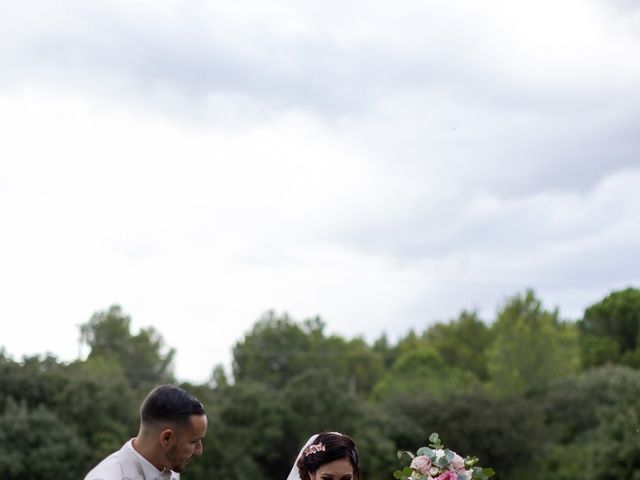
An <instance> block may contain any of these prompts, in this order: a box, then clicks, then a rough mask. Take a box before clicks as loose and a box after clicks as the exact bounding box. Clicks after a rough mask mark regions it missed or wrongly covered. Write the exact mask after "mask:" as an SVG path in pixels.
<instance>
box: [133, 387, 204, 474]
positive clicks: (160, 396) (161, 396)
mask: <svg viewBox="0 0 640 480" xmlns="http://www.w3.org/2000/svg"><path fill="white" fill-rule="evenodd" d="M206 433H207V417H206V415H205V413H204V407H203V406H202V404H201V403H200V402H199V401H198V399H196V398H195V397H194V396H193V395H191V394H190V393H188V392H186V391H185V390H183V389H181V388H179V387H176V386H174V385H160V386H158V387H156V388H154V389H153V390H152V391H151V392H150V393H149V394H148V395H147V397H146V398H145V399H144V401H143V402H142V405H141V406H140V433H139V435H138V439H136V443H135V446H136V447H140V449H141V450H144V452H145V453H147V455H148V456H150V457H151V458H148V460H150V461H151V462H152V463H154V464H155V465H156V467H162V468H170V469H171V470H173V471H176V472H181V471H183V470H184V469H185V467H186V466H187V464H188V463H189V461H191V459H192V458H193V457H194V456H196V455H201V454H202V439H203V438H204V436H205V434H206ZM139 441H140V442H141V443H142V445H140V444H139V443H140V442H139ZM162 468H161V469H162Z"/></svg>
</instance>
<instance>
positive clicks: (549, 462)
mask: <svg viewBox="0 0 640 480" xmlns="http://www.w3.org/2000/svg"><path fill="white" fill-rule="evenodd" d="M638 295H639V292H638V290H636V289H627V290H622V291H619V292H612V293H611V294H610V295H608V296H607V297H605V298H604V299H603V300H602V301H600V302H598V303H596V304H593V305H592V306H591V307H589V308H588V309H587V310H586V311H585V313H584V316H583V317H582V319H580V321H578V322H577V324H575V323H571V322H567V321H561V320H560V318H559V313H558V312H557V311H556V310H548V309H546V308H544V307H543V305H542V302H541V300H539V299H538V298H537V297H536V295H535V294H534V292H533V291H527V292H524V293H523V294H518V295H515V296H514V297H512V298H510V299H509V300H508V301H507V302H506V304H505V305H504V306H503V307H502V308H501V309H500V311H499V312H498V313H497V316H496V318H495V320H493V321H486V322H485V321H482V320H480V319H479V318H478V316H477V314H476V313H474V312H462V313H461V314H460V315H459V316H458V317H457V318H456V319H454V320H452V321H450V322H448V323H436V324H432V325H428V326H425V328H424V330H423V331H422V332H420V331H414V330H412V331H409V332H408V333H407V334H406V335H405V336H403V337H401V338H399V339H398V340H397V341H395V342H391V341H390V340H389V339H388V338H387V337H386V336H385V335H382V336H381V337H380V338H378V339H377V340H375V341H374V342H372V343H371V344H370V343H368V342H367V341H366V340H364V339H363V338H360V337H356V338H344V337H342V336H340V335H335V334H334V335H329V334H327V333H326V331H325V329H326V325H325V323H324V322H323V321H322V320H321V319H320V318H319V317H315V318H311V319H307V320H303V321H295V320H294V319H292V318H291V317H289V316H288V315H287V314H282V315H277V314H275V313H274V312H267V313H266V314H265V315H263V316H262V317H261V318H260V319H259V320H258V322H256V324H255V325H254V327H253V328H252V329H251V330H250V331H249V332H248V333H247V334H246V335H245V336H244V337H243V338H242V339H241V340H239V341H238V342H237V343H236V345H235V346H234V349H233V372H232V374H231V375H227V374H226V373H225V371H224V368H222V367H221V366H217V367H216V368H214V369H212V372H213V373H212V378H211V380H210V381H208V382H206V383H204V384H197V385H196V384H183V385H182V386H183V387H185V388H187V389H188V390H189V391H192V392H193V393H194V394H195V395H196V396H198V398H200V399H201V401H203V403H204V404H205V409H206V411H207V415H208V417H209V433H208V435H207V437H206V439H205V449H204V454H203V456H202V458H199V459H197V460H196V461H194V462H192V464H191V465H190V466H189V470H188V472H186V473H185V478H186V477H187V476H188V477H189V478H191V479H192V480H205V479H210V478H243V477H247V478H265V479H267V480H282V479H284V478H285V477H286V474H287V473H288V471H289V469H290V468H291V466H292V462H293V460H294V458H295V455H296V454H297V452H298V450H299V448H300V446H301V444H302V442H304V441H305V440H306V439H307V437H308V436H309V435H310V434H312V433H314V432H317V431H320V430H337V431H342V432H344V433H347V434H349V435H351V436H352V437H353V438H354V439H355V440H356V443H357V445H358V449H359V451H360V459H361V469H362V471H363V474H364V475H363V478H367V479H368V480H388V479H389V478H391V472H392V471H393V470H395V469H396V468H397V467H398V463H397V462H398V461H397V458H396V457H395V452H396V450H397V449H407V450H413V449H415V447H416V446H417V445H424V444H425V443H426V442H425V440H426V438H427V436H428V435H429V434H430V433H431V432H434V431H437V432H438V433H440V435H441V436H442V438H446V442H447V445H448V446H451V448H454V449H456V450H457V451H461V452H465V453H469V454H471V455H477V456H479V457H480V458H481V460H482V463H483V464H485V465H490V466H492V467H493V468H494V469H495V470H496V471H497V472H498V475H497V478H501V479H505V480H508V479H518V480H574V479H576V478H581V479H585V480H610V479H613V478H630V479H634V478H635V479H638V472H640V403H638V401H637V399H638V398H640V370H639V367H640V353H639V349H638V339H637V335H638V318H639V315H640V303H639V302H638ZM81 331H82V336H83V339H84V341H85V343H86V345H88V346H89V347H90V348H91V351H90V353H89V355H88V357H87V358H86V359H84V360H78V361H76V362H72V363H62V362H59V361H58V360H57V359H56V358H55V357H52V356H50V355H47V356H31V357H25V358H23V359H22V360H21V361H14V360H13V359H11V358H8V357H7V356H6V355H5V354H4V352H3V351H1V350H0V478H2V480H5V479H7V480H45V479H46V480H48V479H50V478H61V479H66V478H82V476H83V475H84V473H85V472H86V471H88V470H89V469H90V468H91V467H92V466H93V465H94V464H95V463H96V462H97V461H98V460H100V459H101V458H103V457H104V456H105V455H106V454H108V453H109V452H111V451H114V450H116V449H117V448H119V447H120V446H121V445H122V443H123V442H124V441H125V440H127V439H128V438H130V437H131V436H134V435H135V432H136V431H137V427H138V425H137V423H138V418H137V409H138V406H139V403H140V401H141V400H142V398H143V397H144V395H145V394H146V393H147V391H148V389H149V388H150V387H151V386H152V385H154V384H156V383H164V382H166V381H170V380H173V379H172V374H171V360H172V358H173V354H174V351H173V349H171V348H168V347H166V346H165V345H164V341H163V339H162V337H161V336H160V334H159V333H158V332H157V331H155V330H154V329H153V328H151V327H149V328H143V329H141V330H140V331H139V332H138V333H135V334H134V333H131V319H130V317H129V316H128V315H125V314H124V313H123V311H122V309H121V308H120V307H118V306H112V307H111V308H109V309H107V310H105V311H102V312H97V313H96V314H94V315H93V316H92V317H91V318H90V319H89V321H88V322H87V323H86V324H84V325H83V326H82V329H81ZM634 335H635V337H634ZM634 338H635V340H634ZM580 358H582V363H581V362H580V361H579V359H580ZM616 364H617V365H616ZM580 368H582V370H580Z"/></svg>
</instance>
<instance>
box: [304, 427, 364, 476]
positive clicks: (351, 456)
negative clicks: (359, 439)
mask: <svg viewBox="0 0 640 480" xmlns="http://www.w3.org/2000/svg"><path fill="white" fill-rule="evenodd" d="M320 443H321V444H322V445H323V446H324V449H322V450H318V449H316V450H315V451H314V450H313V449H311V450H312V451H313V453H309V454H308V455H306V454H305V453H304V452H303V453H302V455H301V456H300V458H299V459H298V463H297V465H298V471H299V472H300V480H309V474H313V473H315V472H317V471H318V469H319V468H320V467H321V466H322V465H324V464H325V463H329V462H333V461H334V460H340V459H342V458H346V459H348V460H349V461H350V462H351V465H352V466H353V476H354V478H356V479H359V478H360V470H359V469H358V449H357V448H356V444H355V442H354V441H353V439H352V438H351V437H349V436H348V435H344V434H342V433H337V432H323V433H320V434H319V435H318V436H317V437H316V439H315V440H314V441H313V443H311V445H318V444H320ZM305 451H306V449H305Z"/></svg>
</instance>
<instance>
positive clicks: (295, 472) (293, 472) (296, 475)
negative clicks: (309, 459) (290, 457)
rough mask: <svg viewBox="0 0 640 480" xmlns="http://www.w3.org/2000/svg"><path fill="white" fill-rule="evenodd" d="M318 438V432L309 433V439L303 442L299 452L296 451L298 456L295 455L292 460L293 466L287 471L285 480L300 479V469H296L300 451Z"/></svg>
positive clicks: (300, 454)
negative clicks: (287, 474)
mask: <svg viewBox="0 0 640 480" xmlns="http://www.w3.org/2000/svg"><path fill="white" fill-rule="evenodd" d="M316 438H318V434H317V433H316V434H314V435H311V436H310V437H309V440H307V443H305V444H304V445H303V446H302V448H301V449H300V452H298V456H297V457H296V459H295V460H294V461H293V467H292V468H291V471H290V472H289V476H288V477H287V480H300V470H298V460H300V457H301V456H302V452H304V449H305V448H307V447H308V446H309V445H311V444H312V443H313V442H314V441H315V439H316Z"/></svg>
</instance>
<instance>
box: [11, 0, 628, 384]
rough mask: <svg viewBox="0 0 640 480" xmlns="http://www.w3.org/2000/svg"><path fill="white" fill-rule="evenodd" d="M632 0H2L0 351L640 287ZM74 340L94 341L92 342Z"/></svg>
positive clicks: (219, 353)
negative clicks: (105, 312) (123, 318)
mask: <svg viewBox="0 0 640 480" xmlns="http://www.w3.org/2000/svg"><path fill="white" fill-rule="evenodd" d="M639 211H640V4H639V3H638V2H635V1H631V0H629V1H623V0H616V1H614V0H597V1H596V0H563V1H562V2H557V1H550V0H542V1H541V0H535V1H533V0H531V1H528V0H527V1H516V2H514V1H508V0H504V1H483V2H479V1H477V0H457V1H451V0H446V1H445V0H442V1H405V0H399V1H395V2H381V1H377V0H373V1H372V0H366V1H364V0H363V1H344V0H340V1H333V0H324V1H322V2H310V1H304V0H296V1H294V0H268V1H265V0H254V1H250V0H234V1H233V2H214V1H205V0H202V1H199V0H190V1H182V2H178V1H165V0H148V1H131V0H115V1H114V0H111V1H97V2H86V1H81V0H77V1H71V0H60V1H57V2H44V1H35V0H34V1H22V2H14V1H10V0H0V322H1V326H2V328H1V330H0V331H1V333H0V346H2V347H4V348H5V351H6V353H8V354H10V355H12V356H14V357H15V358H16V359H19V358H21V357H22V355H24V354H36V353H44V352H46V351H49V352H52V353H53V354H55V355H57V356H58V358H59V359H61V360H64V361H68V360H73V359H75V358H77V356H78V325H79V324H81V323H83V322H86V321H87V320H88V319H89V318H90V316H91V315H92V313H94V312H95V311H97V310H102V309H106V308H108V307H109V306H110V305H112V304H116V303H117V304H120V305H121V306H122V307H123V309H124V311H125V312H126V313H128V314H130V315H131V316H132V319H133V329H134V332H135V331H137V329H138V328H140V327H147V326H154V327H155V328H156V329H158V330H159V331H160V333H161V334H162V335H163V337H164V339H165V341H166V343H167V344H168V345H170V346H172V347H174V348H176V350H177V356H176V362H175V367H176V374H177V375H178V378H179V379H180V380H190V381H195V382H204V381H206V380H207V379H208V377H209V374H210V372H211V370H212V368H213V366H214V365H215V364H218V363H223V364H225V365H228V364H229V362H230V353H231V348H232V346H233V344H234V342H236V341H238V340H240V339H241V338H242V336H243V335H244V334H245V333H246V332H247V331H248V330H249V329H250V328H251V327H252V325H253V323H254V322H255V321H256V319H257V318H259V317H260V315H261V314H262V313H263V312H265V311H266V310H269V309H275V310H276V311H277V312H285V311H286V312H289V314H290V315H292V316H293V317H294V318H296V319H303V318H306V317H309V316H312V315H320V316H321V317H322V318H324V320H325V321H326V322H327V325H328V331H329V332H331V333H338V334H341V335H344V336H347V337H351V336H355V335H364V336H365V338H367V339H369V340H371V339H373V338H376V337H377V336H379V335H380V334H382V333H383V332H386V333H388V334H389V335H390V337H391V338H392V339H393V338H397V337H398V336H399V335H402V334H405V333H406V332H407V331H408V329H410V328H417V329H420V330H422V329H423V328H424V327H425V326H427V325H429V324H431V323H433V322H435V321H444V320H449V319H451V318H454V317H456V316H457V315H458V313H459V312H460V311H461V310H462V309H477V310H478V311H479V312H480V314H481V316H482V317H483V318H485V319H486V320H488V321H490V320H492V319H493V317H494V315H495V312H496V310H497V309H498V308H499V307H500V306H501V305H502V304H503V303H504V301H505V300H506V298H508V297H509V296H512V295H514V294H516V293H518V292H522V291H523V290H524V289H525V288H527V287H532V288H534V289H535V290H536V292H537V293H538V295H539V296H540V297H541V298H542V300H543V301H544V303H545V305H546V306H548V307H550V308H553V307H556V306H557V307H558V308H559V309H560V312H561V315H562V316H563V317H564V318H569V319H575V318H578V317H579V316H580V314H581V313H582V311H583V309H584V307H585V306H587V305H589V304H591V303H594V302H595V301H598V300H599V299H601V298H602V297H603V296H604V295H606V294H607V293H608V292H610V291H611V290H613V289H617V288H622V287H626V286H629V285H634V286H638V285H640V248H639V247H638V246H639V245H640V213H639ZM85 353H86V352H85Z"/></svg>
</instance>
